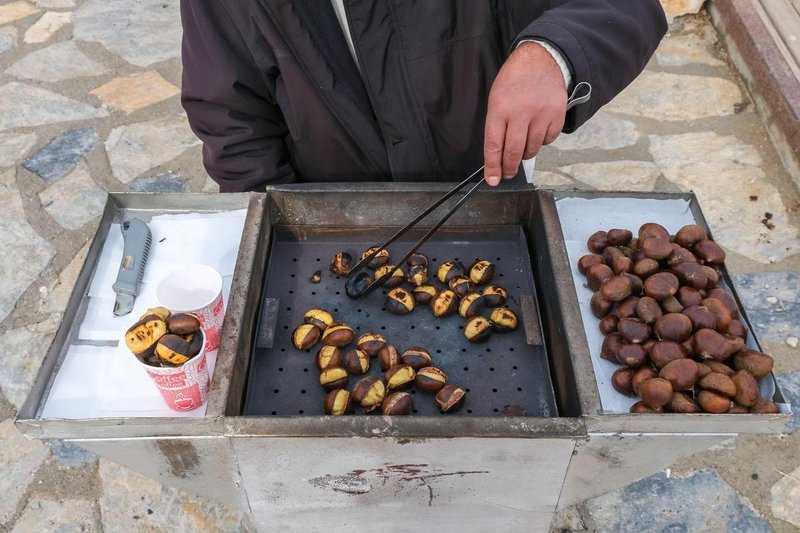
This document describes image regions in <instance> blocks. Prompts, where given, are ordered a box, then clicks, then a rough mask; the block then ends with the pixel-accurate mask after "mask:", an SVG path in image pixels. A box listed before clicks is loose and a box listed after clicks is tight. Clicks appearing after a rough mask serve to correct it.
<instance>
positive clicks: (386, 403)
mask: <svg viewBox="0 0 800 533" xmlns="http://www.w3.org/2000/svg"><path fill="white" fill-rule="evenodd" d="M413 410H414V400H413V399H412V398H411V395H410V394H409V393H407V392H393V393H392V394H390V395H389V396H387V397H386V398H384V400H383V403H382V404H381V413H382V414H384V415H389V416H395V415H410V414H411V412H412V411H413Z"/></svg>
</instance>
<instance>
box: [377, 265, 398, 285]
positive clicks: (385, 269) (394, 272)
mask: <svg viewBox="0 0 800 533" xmlns="http://www.w3.org/2000/svg"><path fill="white" fill-rule="evenodd" d="M390 273H391V275H390ZM384 276H388V277H387V278H386V279H385V280H383V284H384V285H385V286H386V287H389V288H392V287H399V286H400V285H402V283H403V280H405V274H404V273H403V270H402V269H401V268H400V267H396V266H394V265H392V264H391V263H389V264H386V265H383V266H382V267H378V268H376V269H375V279H376V280H380V279H381V278H382V277H384Z"/></svg>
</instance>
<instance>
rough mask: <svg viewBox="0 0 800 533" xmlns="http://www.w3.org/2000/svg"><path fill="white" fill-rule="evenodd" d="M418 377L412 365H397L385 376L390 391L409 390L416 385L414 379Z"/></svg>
mask: <svg viewBox="0 0 800 533" xmlns="http://www.w3.org/2000/svg"><path fill="white" fill-rule="evenodd" d="M416 375H417V373H416V372H415V371H414V369H413V368H411V365H406V364H400V365H395V366H393V367H392V368H390V369H389V370H387V371H386V374H385V375H384V381H385V382H386V388H387V389H389V390H395V389H398V390H399V389H405V388H408V387H410V386H411V384H412V383H414V377H415V376H416Z"/></svg>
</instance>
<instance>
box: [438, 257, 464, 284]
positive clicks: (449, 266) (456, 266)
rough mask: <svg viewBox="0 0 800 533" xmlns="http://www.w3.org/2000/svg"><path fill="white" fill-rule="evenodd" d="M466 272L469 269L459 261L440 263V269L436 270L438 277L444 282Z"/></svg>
mask: <svg viewBox="0 0 800 533" xmlns="http://www.w3.org/2000/svg"><path fill="white" fill-rule="evenodd" d="M466 273H467V271H466V269H465V268H464V265H462V264H461V263H459V262H457V261H445V262H444V263H442V264H441V265H439V269H438V270H437V271H436V278H437V279H438V280H439V281H441V282H442V283H447V282H449V281H450V280H451V279H453V278H456V277H458V276H463V275H464V274H466Z"/></svg>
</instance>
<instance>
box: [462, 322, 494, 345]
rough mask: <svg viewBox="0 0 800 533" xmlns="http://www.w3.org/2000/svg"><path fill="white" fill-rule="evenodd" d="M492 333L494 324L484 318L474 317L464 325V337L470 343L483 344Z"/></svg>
mask: <svg viewBox="0 0 800 533" xmlns="http://www.w3.org/2000/svg"><path fill="white" fill-rule="evenodd" d="M491 333H492V323H491V322H490V321H488V320H486V319H485V318H483V317H482V316H474V317H472V318H470V319H468V320H467V321H466V322H465V323H464V337H466V338H467V340H468V341H469V342H483V341H485V340H486V339H488V338H489V335H490V334H491Z"/></svg>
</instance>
